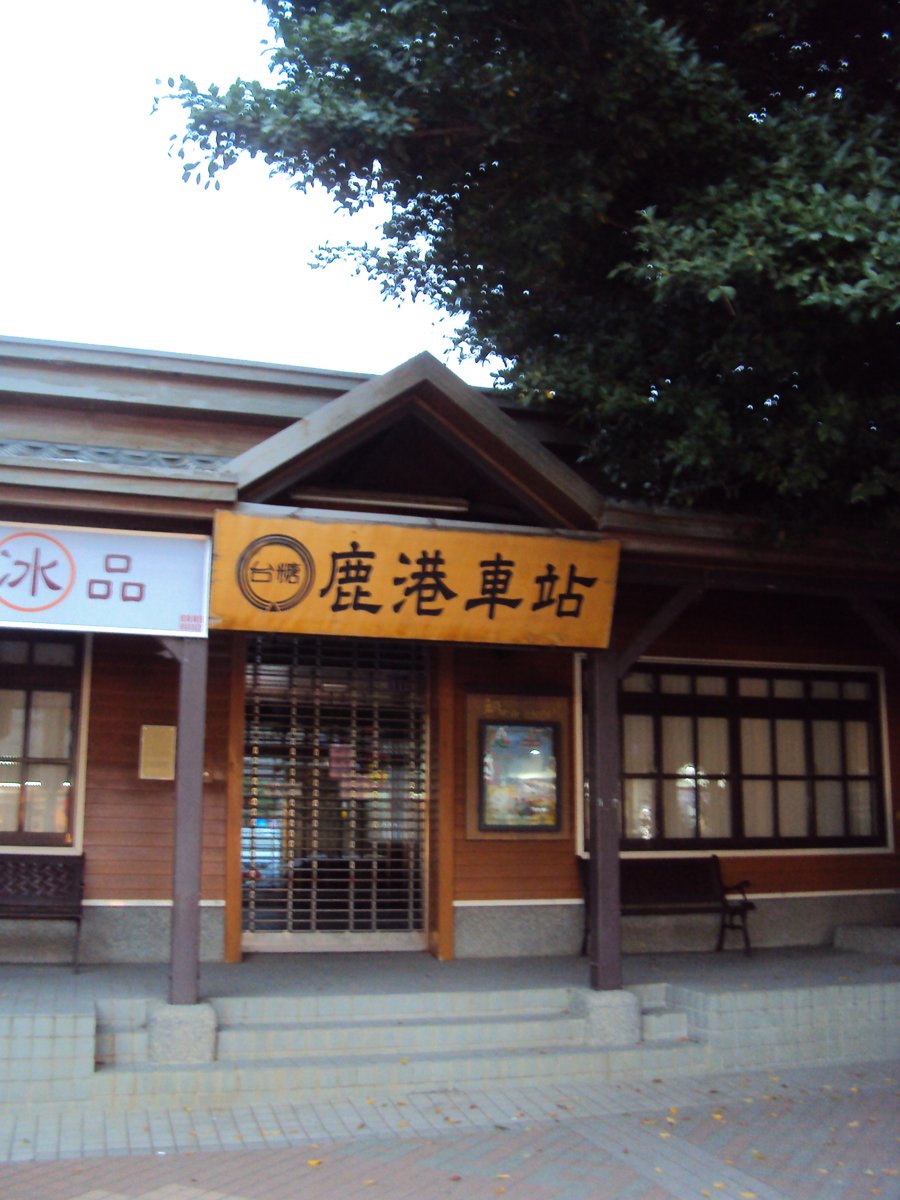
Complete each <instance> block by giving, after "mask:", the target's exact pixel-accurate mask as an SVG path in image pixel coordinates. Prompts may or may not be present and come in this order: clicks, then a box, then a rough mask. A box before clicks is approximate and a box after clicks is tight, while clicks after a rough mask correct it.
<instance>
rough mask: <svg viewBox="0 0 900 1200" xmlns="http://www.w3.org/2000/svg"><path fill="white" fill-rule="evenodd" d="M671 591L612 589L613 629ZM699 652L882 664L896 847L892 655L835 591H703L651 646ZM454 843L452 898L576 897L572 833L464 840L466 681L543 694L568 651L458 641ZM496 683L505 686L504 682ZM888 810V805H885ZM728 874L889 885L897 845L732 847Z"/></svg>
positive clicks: (624, 635) (897, 682) (899, 675)
mask: <svg viewBox="0 0 900 1200" xmlns="http://www.w3.org/2000/svg"><path fill="white" fill-rule="evenodd" d="M671 594H672V592H671V589H665V588H659V589H655V588H643V587H642V588H635V587H632V588H627V587H623V588H622V589H620V593H619V596H618V598H617V607H616V622H617V636H618V637H619V638H620V639H621V640H622V642H625V643H627V641H628V640H629V639H630V638H631V637H632V636H634V634H636V633H637V632H638V630H639V629H640V627H641V625H642V623H643V622H644V621H645V620H647V619H649V618H650V617H652V616H653V614H654V613H655V612H656V611H657V610H658V609H659V608H660V607H661V606H662V604H664V603H665V601H666V600H667V599H668V597H669V596H670V595H671ZM654 655H655V656H659V657H666V658H674V659H680V658H685V659H696V660H701V661H713V662H715V661H722V662H728V661H737V662H749V663H753V662H759V663H772V664H775V665H778V664H799V665H810V666H812V665H846V666H864V667H883V668H884V669H885V689H886V705H887V722H886V724H887V729H888V734H887V747H886V750H887V755H886V758H887V761H888V763H889V764H890V769H891V779H890V781H889V782H890V788H891V795H892V798H893V803H892V806H891V807H892V817H893V821H894V846H895V847H897V846H898V845H900V664H898V663H896V662H895V661H894V660H892V658H891V656H890V655H889V653H888V651H887V650H886V648H885V647H884V645H883V644H882V643H881V642H880V641H879V640H878V639H877V638H876V637H875V636H874V635H873V634H872V633H871V632H870V631H869V629H868V628H867V627H866V626H864V625H863V624H862V623H861V622H860V621H859V620H858V619H857V618H856V617H854V615H853V614H852V612H851V610H850V606H849V604H844V603H842V602H840V601H835V600H818V599H814V598H810V599H798V598H796V597H784V596H777V595H767V594H753V595H749V594H739V593H738V594H733V593H710V594H708V595H707V596H705V597H704V598H703V599H702V600H701V601H699V602H698V603H697V604H696V605H694V606H693V607H692V608H690V609H688V610H687V612H685V613H684V614H683V616H682V617H680V618H679V620H678V621H677V622H676V623H675V624H674V625H673V626H672V627H671V628H670V629H669V630H668V631H667V633H666V634H665V635H664V636H663V637H661V638H660V640H659V642H658V643H657V644H656V645H654V646H653V647H652V649H651V650H650V651H649V652H648V657H653V656H654ZM456 663H457V667H456V674H457V687H456V710H455V715H456V724H457V733H456V756H455V757H456V762H457V763H458V764H459V770H458V771H457V773H456V785H455V797H456V807H455V848H456V887H455V898H456V899H457V900H503V899H510V900H512V899H515V900H529V899H552V898H556V899H572V898H577V897H580V896H581V889H580V886H579V883H578V877H577V873H576V871H575V860H574V853H575V843H574V835H573V839H572V840H571V841H563V842H541V843H532V844H529V843H527V842H502V841H468V840H467V839H466V822H465V813H466V781H465V771H464V763H465V755H466V744H465V719H464V718H465V694H466V691H467V689H475V690H484V691H490V690H492V689H496V690H510V691H514V690H517V689H521V690H522V691H529V690H530V691H533V692H540V691H541V690H542V689H543V690H546V691H553V690H559V688H560V685H562V686H563V687H565V688H568V687H570V684H571V677H572V671H571V658H570V657H569V656H566V655H561V654H554V653H552V652H543V653H542V652H538V651H530V652H524V651H519V652H514V651H483V652H481V653H476V652H471V651H465V652H462V651H461V652H458V653H457V655H456ZM500 681H502V686H501V682H500ZM889 819H891V815H889ZM725 873H726V875H727V877H728V878H729V879H749V880H750V881H751V883H752V886H753V890H754V891H756V892H762V893H788V894H789V893H803V892H816V891H857V890H873V889H876V890H877V889H885V888H887V889H896V888H897V887H898V881H900V853H898V851H897V850H895V851H894V852H892V853H891V852H886V851H884V850H880V851H873V852H871V853H850V852H840V853H830V854H812V853H809V852H806V853H801V854H782V855H768V854H755V855H754V854H747V855H743V856H734V857H732V856H731V855H728V856H727V858H726V861H725Z"/></svg>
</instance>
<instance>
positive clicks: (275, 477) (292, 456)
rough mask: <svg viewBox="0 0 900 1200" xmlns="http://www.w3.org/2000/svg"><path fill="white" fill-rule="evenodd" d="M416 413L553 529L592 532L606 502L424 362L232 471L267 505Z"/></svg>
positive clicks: (280, 436)
mask: <svg viewBox="0 0 900 1200" xmlns="http://www.w3.org/2000/svg"><path fill="white" fill-rule="evenodd" d="M410 413H413V414H414V415H415V416H416V418H417V419H418V420H420V421H421V422H422V423H423V424H425V425H426V426H428V427H429V428H430V429H431V430H432V431H434V433H435V434H436V436H437V438H438V439H443V440H445V441H447V442H450V443H452V444H454V445H456V446H462V447H464V448H465V451H466V454H467V456H468V457H469V458H470V459H471V460H474V461H477V462H479V464H480V465H481V466H482V467H483V469H485V470H486V471H487V472H488V473H490V474H491V475H492V476H493V477H494V478H495V479H496V481H497V482H498V484H499V485H500V486H502V487H504V488H506V489H508V491H509V492H510V494H511V495H513V496H515V497H516V498H517V499H518V500H519V501H520V503H522V504H523V505H524V506H525V507H526V508H527V509H529V510H530V511H531V512H533V513H534V514H535V516H536V517H537V518H538V519H539V520H540V521H541V523H543V524H545V525H548V526H557V527H560V528H572V529H594V528H596V526H597V522H598V520H599V519H600V517H601V516H602V513H603V508H604V502H603V498H602V497H601V496H600V494H599V493H598V492H596V491H595V490H594V489H593V488H592V487H591V486H590V485H589V484H588V483H586V482H585V481H584V480H583V479H581V477H580V476H578V475H576V473H575V472H574V471H572V470H571V468H570V467H568V466H566V464H565V463H563V462H561V461H560V459H558V458H557V457H556V456H555V455H554V454H552V453H551V452H550V451H549V450H547V449H546V447H545V446H543V445H542V444H541V443H540V442H539V441H538V440H537V439H536V438H534V437H533V436H532V435H531V434H529V433H527V432H525V431H523V430H521V429H519V428H518V427H517V426H516V423H515V422H514V421H513V420H512V419H511V418H510V417H508V416H507V415H506V414H505V413H504V412H502V411H501V410H500V409H499V408H498V407H497V405H496V404H495V403H493V402H492V401H491V400H490V399H488V397H487V396H484V395H482V394H481V393H479V392H478V391H477V390H475V389H474V388H471V387H469V386H468V384H466V383H464V382H463V381H462V380H461V379H459V377H458V376H456V375H454V373H453V372H452V371H451V370H449V368H447V367H445V366H444V365H443V364H442V363H440V362H439V361H438V360H437V359H436V358H434V357H433V356H432V355H431V354H428V353H423V354H419V355H417V356H416V357H415V358H411V359H410V360H409V361H408V362H406V363H403V364H402V365H401V366H399V367H396V368H395V369H394V370H392V371H389V372H388V373H387V374H385V375H380V376H376V377H374V378H372V379H368V380H366V381H365V382H363V383H360V384H359V385H357V386H356V387H354V388H352V389H351V390H350V391H348V392H346V393H345V394H344V395H343V396H341V397H339V398H338V399H335V400H332V401H330V402H328V403H327V404H323V405H322V406H321V407H320V408H319V409H317V410H316V411H315V412H313V413H311V414H310V415H309V416H306V417H304V418H302V419H301V420H299V421H296V422H294V424H293V425H290V426H288V427H287V428H286V429H283V430H281V431H280V432H279V433H276V434H274V435H273V436H272V437H270V438H267V439H266V440H265V441H264V442H260V443H259V444H258V445H256V446H254V447H253V448H252V449H250V450H247V451H245V452H244V453H243V454H240V455H238V456H237V457H236V458H234V459H233V460H232V461H231V463H230V464H229V470H230V472H232V473H234V474H235V475H236V477H237V482H238V489H239V494H240V498H241V500H244V501H255V502H258V503H265V502H266V501H270V500H271V499H272V498H273V497H275V496H276V495H277V494H278V493H279V492H281V491H283V490H284V489H285V488H286V487H289V486H291V485H292V484H295V483H297V482H299V481H301V480H303V479H304V478H308V477H309V476H310V475H311V473H312V472H313V471H314V470H316V469H320V468H321V467H323V466H324V465H327V464H328V463H330V462H334V461H335V460H336V459H338V458H340V457H341V456H342V455H343V454H345V453H347V451H348V450H351V449H354V448H355V447H358V446H359V445H360V444H362V443H365V441H366V440H368V439H369V438H371V437H373V436H374V435H375V434H377V433H380V432H381V431H383V430H384V429H386V428H388V427H389V426H391V425H392V424H394V423H396V422H397V421H399V420H401V419H402V418H404V417H406V416H407V415H409V414H410Z"/></svg>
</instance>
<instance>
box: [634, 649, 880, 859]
mask: <svg viewBox="0 0 900 1200" xmlns="http://www.w3.org/2000/svg"><path fill="white" fill-rule="evenodd" d="M638 675H647V676H649V677H650V680H651V687H650V690H648V691H632V690H629V689H628V686H627V684H628V680H629V679H633V678H634V677H635V676H638ZM671 676H684V677H687V679H688V680H689V689H688V690H687V691H686V692H684V693H676V692H664V691H663V690H662V687H661V685H662V682H663V680H664V679H665V678H666V677H671ZM710 677H716V678H720V679H723V680H724V681H725V688H724V693H723V694H721V695H714V694H702V693H700V692H698V685H697V681H698V679H700V678H707V679H708V678H710ZM747 679H755V680H758V681H760V688H761V690H763V691H764V694H763V695H759V696H749V695H741V694H740V687H739V683H740V681H741V680H747ZM776 682H778V683H790V684H792V685H793V686H794V687H796V688H798V689H799V691H800V693H801V694H800V695H798V696H797V697H795V698H785V697H781V696H778V695H776V694H775V692H776V686H775V685H776ZM834 683H837V684H838V685H839V687H838V689H837V690H838V693H839V695H838V696H837V697H831V698H827V697H823V696H816V695H814V694H813V693H814V691H816V690H821V687H819V688H818V689H817V685H822V684H828V685H831V684H834ZM845 684H864V685H865V687H866V689H867V695H866V697H865V698H864V699H862V698H860V699H856V698H851V697H850V696H849V695H848V691H849V689H846V688H844V687H843V686H842V685H845ZM620 714H621V719H620V737H621V738H622V764H623V768H622V782H623V795H624V792H625V785H626V784H627V783H628V781H630V780H646V781H648V782H649V784H650V785H651V789H652V796H653V813H652V816H653V821H654V824H653V829H654V835H653V836H649V837H635V836H626V829H625V821H626V806H625V804H624V803H623V805H622V816H621V821H622V825H621V846H622V849H623V850H630V851H637V850H644V851H652V850H664V851H668V852H672V851H690V850H693V851H698V850H704V851H705V850H794V849H815V850H825V849H861V850H862V849H869V848H874V849H883V848H885V847H887V845H888V840H887V839H888V833H887V823H886V819H885V802H884V801H885V776H884V757H883V749H882V719H881V680H880V676H879V673H878V672H877V670H875V669H866V668H858V669H851V668H847V669H844V668H832V669H829V668H822V667H777V666H757V665H754V666H749V665H748V666H735V665H731V664H729V665H728V666H719V665H717V664H715V663H702V664H701V663H675V662H668V661H667V662H665V663H661V662H639V663H637V664H636V665H635V666H634V668H633V669H632V671H631V672H629V675H628V676H626V677H625V679H624V680H623V684H622V688H621V691H620ZM629 715H644V716H648V717H650V719H651V721H652V739H653V743H652V744H653V762H652V763H651V764H649V767H648V769H647V770H646V771H636V770H629V771H626V770H625V762H626V759H625V718H626V716H629ZM665 716H683V717H687V718H689V719H690V720H691V729H692V737H693V741H694V745H695V746H696V739H697V721H698V719H699V718H701V717H715V718H719V719H724V720H725V721H726V722H727V739H728V758H729V761H728V767H727V771H726V772H725V773H724V775H723V778H725V777H727V781H728V791H729V800H728V804H729V811H730V822H731V834H730V836H728V837H721V836H720V837H701V836H698V835H695V836H693V837H669V836H667V833H666V828H665V811H664V804H663V785H664V783H665V781H666V780H667V779H668V778H669V777H670V776H671V775H672V773H671V772H669V773H668V774H667V773H666V772H664V771H663V764H662V732H661V726H662V719H663V717H665ZM748 717H751V718H753V717H755V718H758V719H761V720H764V721H767V722H768V725H769V739H770V746H771V758H772V761H771V762H770V764H769V770H768V771H767V772H763V773H759V772H749V771H744V769H743V766H744V764H743V761H742V749H741V721H742V719H744V718H748ZM785 719H789V720H796V721H799V722H800V723H801V726H802V737H803V744H804V747H805V756H806V763H805V767H806V769H805V771H804V772H802V773H797V774H787V773H784V772H782V773H779V771H778V764H777V763H776V762H775V756H774V742H773V737H774V729H775V723H776V721H778V720H785ZM815 721H834V722H837V723H838V725H839V729H840V731H841V737H840V744H841V746H842V748H844V747H845V746H846V737H845V730H846V727H847V725H848V723H850V722H862V723H864V725H865V728H866V731H867V737H868V746H867V749H868V758H869V770H868V772H867V773H865V774H861V773H851V772H850V770H849V769H848V764H847V762H846V756H845V750H844V749H842V757H841V768H842V769H841V770H840V771H838V772H832V773H830V774H826V773H823V772H816V770H815V766H814V763H813V760H812V753H811V751H812V736H813V734H812V731H813V723H814V722H815ZM816 781H819V782H820V783H821V782H828V783H832V784H836V785H837V786H838V787H839V789H840V794H841V799H842V810H841V811H842V814H843V832H842V833H841V834H840V835H835V834H822V835H820V834H819V832H818V829H817V812H816V805H815V783H816ZM750 782H762V783H764V784H769V785H770V789H771V792H770V794H771V802H772V806H773V809H772V826H771V828H772V833H771V834H770V835H759V834H756V835H747V834H746V832H745V826H744V789H745V786H746V785H747V784H748V783H750ZM859 782H865V783H867V784H868V785H869V787H870V801H869V803H870V811H869V814H868V817H869V821H870V828H871V832H870V833H866V834H857V835H854V834H852V833H851V832H850V809H849V802H850V801H849V794H850V787H851V785H852V784H853V783H859ZM785 783H791V784H797V783H800V784H802V785H803V786H804V789H805V791H804V795H805V811H806V832H805V833H804V834H803V835H801V836H796V835H786V834H783V833H782V832H781V828H780V825H782V824H783V823H784V821H783V813H784V808H785V806H784V805H783V804H782V805H779V794H780V791H781V785H783V784H785Z"/></svg>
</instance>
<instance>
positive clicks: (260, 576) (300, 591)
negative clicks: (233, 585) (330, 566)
mask: <svg viewBox="0 0 900 1200" xmlns="http://www.w3.org/2000/svg"><path fill="white" fill-rule="evenodd" d="M315 577H316V568H315V564H314V563H313V559H312V555H311V554H310V552H309V551H308V550H307V548H306V547H305V546H304V545H303V543H302V542H298V541H296V540H295V539H294V538H292V537H287V536H285V535H284V534H280V533H270V534H266V535H265V537H261V538H256V540H255V541H253V542H251V543H250V545H249V546H248V547H247V548H246V550H244V552H243V554H242V555H241V557H240V558H239V559H238V564H237V582H238V587H239V588H240V589H241V592H242V594H243V595H244V597H245V598H246V599H247V600H249V601H250V603H251V604H252V605H253V606H254V608H261V609H262V610H263V612H284V611H285V610H286V609H288V608H293V607H294V606H295V605H296V604H299V603H300V601H301V600H302V599H303V598H304V597H305V596H306V595H307V594H308V592H309V590H310V588H311V587H312V585H313V580H314V579H315Z"/></svg>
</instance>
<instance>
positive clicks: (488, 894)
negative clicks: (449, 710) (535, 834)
mask: <svg viewBox="0 0 900 1200" xmlns="http://www.w3.org/2000/svg"><path fill="white" fill-rule="evenodd" d="M572 678H573V658H572V655H571V653H565V652H557V651H547V650H520V651H513V650H484V651H481V652H476V651H462V652H459V653H458V654H457V655H456V684H457V686H456V705H455V722H456V754H455V755H454V758H455V764H456V768H457V769H456V772H455V776H456V778H455V796H456V806H455V831H454V844H455V873H456V890H455V898H456V899H457V900H539V899H556V898H560V897H570V896H571V897H574V896H580V894H581V892H580V889H579V886H578V877H577V874H576V871H575V842H574V834H573V836H572V838H566V839H563V840H559V841H528V840H527V839H523V840H521V841H514V842H508V841H498V840H469V839H467V838H466V799H467V798H466V770H465V763H466V753H467V747H466V716H465V713H466V694H467V693H468V692H469V691H481V692H522V693H528V692H531V693H534V694H537V695H542V694H543V695H548V694H557V695H558V694H559V693H560V692H563V693H565V694H568V695H570V694H571V689H572ZM567 790H568V796H567V802H568V803H570V804H571V803H572V802H573V796H572V780H570V781H569V786H568V789H567Z"/></svg>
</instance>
